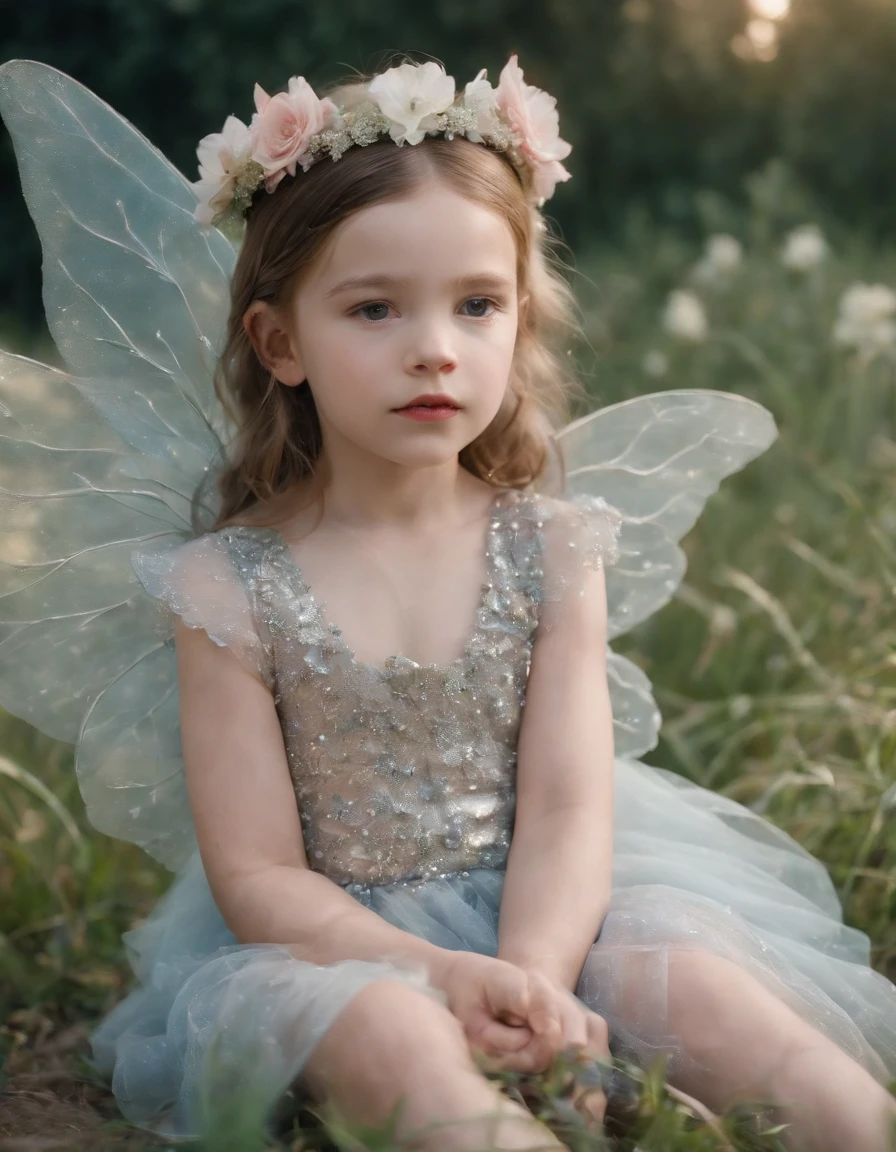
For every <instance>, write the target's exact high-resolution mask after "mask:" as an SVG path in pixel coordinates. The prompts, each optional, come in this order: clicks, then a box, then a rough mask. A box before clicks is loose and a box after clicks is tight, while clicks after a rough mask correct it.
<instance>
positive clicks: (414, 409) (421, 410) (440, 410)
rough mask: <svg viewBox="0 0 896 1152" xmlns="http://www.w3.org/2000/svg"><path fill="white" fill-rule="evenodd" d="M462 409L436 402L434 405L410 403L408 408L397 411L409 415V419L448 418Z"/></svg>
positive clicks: (397, 409)
mask: <svg viewBox="0 0 896 1152" xmlns="http://www.w3.org/2000/svg"><path fill="white" fill-rule="evenodd" d="M459 411H460V409H459V408H455V407H453V406H452V405H449V404H434V405H428V404H427V405H423V404H418V405H416V406H415V405H412V404H411V405H408V407H407V408H396V413H397V414H398V415H399V416H407V417H408V419H409V420H447V419H448V418H449V417H451V416H456V415H457V413H458V412H459Z"/></svg>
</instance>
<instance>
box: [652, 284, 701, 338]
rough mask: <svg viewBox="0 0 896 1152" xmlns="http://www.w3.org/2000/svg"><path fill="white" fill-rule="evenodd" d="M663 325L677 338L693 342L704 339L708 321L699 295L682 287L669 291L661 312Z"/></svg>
mask: <svg viewBox="0 0 896 1152" xmlns="http://www.w3.org/2000/svg"><path fill="white" fill-rule="evenodd" d="M663 326H664V327H665V329H666V331H667V332H669V333H670V334H671V335H672V336H676V337H678V339H679V340H690V341H693V342H694V343H700V342H701V341H702V340H705V339H706V337H707V335H708V333H709V321H708V320H707V318H706V312H705V311H704V309H703V305H702V304H701V302H700V299H699V297H697V296H695V295H694V293H693V292H687V291H686V290H684V289H682V288H676V289H675V291H673V292H670V293H669V299H668V300H667V301H666V308H665V311H664V313H663Z"/></svg>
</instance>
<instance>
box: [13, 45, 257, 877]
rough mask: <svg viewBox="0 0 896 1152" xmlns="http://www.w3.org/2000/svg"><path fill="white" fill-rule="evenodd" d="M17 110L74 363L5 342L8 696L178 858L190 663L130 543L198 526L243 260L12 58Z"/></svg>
mask: <svg viewBox="0 0 896 1152" xmlns="http://www.w3.org/2000/svg"><path fill="white" fill-rule="evenodd" d="M0 115H2V117H3V120H4V122H5V124H6V127H7V129H8V130H9V132H10V134H11V136H12V139H13V144H14V147H15V151H16V157H17V160H18V164H19V170H20V175H21V180H22V189H23V192H24V195H25V199H26V202H27V204H28V208H29V211H30V213H31V216H32V218H33V220H34V222H35V225H36V227H37V230H38V234H39V236H40V241H41V245H42V249H43V277H44V281H43V298H44V306H45V310H46V315H47V321H48V324H49V327H50V331H51V333H52V335H53V338H54V340H55V342H56V345H57V347H58V348H59V351H60V353H61V354H62V356H63V358H64V360H65V364H66V367H67V369H68V371H60V370H57V369H55V368H51V367H48V366H47V365H44V364H40V363H38V362H36V361H34V360H31V359H28V358H27V357H22V356H15V355H12V354H10V353H0V416H2V422H0V518H2V523H3V525H4V532H3V535H2V539H0V704H2V705H3V706H4V707H5V708H7V709H8V710H9V711H10V712H12V713H13V714H15V715H18V716H22V717H24V718H25V719H27V720H28V721H29V722H30V723H32V724H34V725H35V726H36V727H38V728H40V729H42V730H43V731H46V732H48V733H49V734H50V735H52V736H54V737H57V738H59V739H63V740H67V741H71V742H73V743H75V744H76V745H77V753H76V765H77V771H78V776H79V782H80V786H81V791H82V793H83V795H84V798H85V801H86V804H87V810H88V814H89V816H90V818H91V820H92V822H93V823H94V824H95V825H96V827H98V828H99V829H100V830H101V831H104V832H107V833H109V834H110V835H113V836H118V837H121V838H123V839H127V840H131V841H133V842H134V843H137V844H140V845H141V846H142V847H144V848H145V849H146V850H147V851H148V852H150V853H151V854H152V855H153V856H155V857H156V858H157V859H159V860H160V861H162V862H163V863H165V864H167V865H169V866H170V867H177V866H179V864H180V863H181V862H182V861H183V860H184V859H185V857H186V856H187V855H188V853H189V851H190V850H191V848H192V845H193V830H192V823H191V820H190V816H189V809H188V807H187V804H186V796H185V786H184V779H183V772H182V765H181V762H180V747H179V727H178V716H177V690H176V684H177V681H176V665H175V658H174V652H173V648H172V645H171V643H170V637H169V636H166V635H165V634H164V633H163V632H160V630H159V615H158V606H157V604H156V602H155V601H154V600H153V599H152V598H151V597H150V596H149V595H148V594H147V593H146V592H145V591H144V589H143V588H142V586H141V585H140V583H139V582H138V580H137V578H136V576H135V574H134V570H133V568H132V566H131V555H132V553H133V552H134V551H135V550H136V549H139V548H141V547H152V548H153V549H160V550H163V551H164V550H165V549H166V548H168V547H172V548H173V547H175V546H177V545H179V544H181V543H183V542H184V541H185V540H187V539H189V538H190V537H191V536H192V535H193V530H192V527H191V511H190V510H191V500H192V498H193V496H194V493H195V491H196V489H197V486H198V485H199V483H200V481H201V480H202V479H203V476H204V475H205V474H206V473H207V472H208V470H209V469H210V468H212V467H213V466H214V464H215V463H216V462H217V461H219V460H220V456H221V452H222V447H221V445H222V441H223V440H224V439H226V437H227V435H228V433H229V429H228V427H227V423H226V418H225V416H224V413H223V411H222V409H221V407H220V405H219V404H218V402H217V399H216V397H215V393H214V388H213V371H214V365H215V359H216V350H217V349H218V346H219V343H220V339H221V336H222V334H223V325H224V322H225V320H226V316H227V310H228V293H229V278H230V273H231V271H232V267H233V262H234V255H235V253H234V250H233V248H232V246H231V244H230V243H229V242H228V241H227V240H226V239H225V237H224V236H223V235H221V234H220V233H219V232H218V231H217V230H215V229H211V230H205V229H203V228H201V227H200V226H199V225H198V224H197V222H196V221H195V219H194V217H193V211H194V208H195V205H196V199H195V194H194V193H193V191H192V189H191V187H190V184H189V182H188V181H187V180H186V179H185V178H184V177H183V176H182V175H181V174H180V173H179V172H178V171H177V170H176V169H175V168H174V167H172V165H171V164H170V163H169V162H168V161H167V160H166V159H165V158H164V156H162V154H161V153H160V152H159V151H158V150H157V149H156V148H155V147H153V145H152V144H150V143H149V141H148V140H146V139H145V137H143V136H142V135H141V134H140V133H139V132H138V131H137V130H136V129H135V128H134V127H133V126H132V125H131V124H129V123H128V121H127V120H125V119H124V118H123V117H121V116H120V115H119V114H118V113H117V112H115V111H114V109H112V108H111V107H109V105H107V104H106V103H104V102H103V101H102V100H100V99H99V98H98V97H97V96H95V95H94V94H93V93H91V92H90V91H88V90H87V89H86V88H84V87H83V86H82V85H80V84H78V83H77V82H76V81H75V80H73V79H71V78H70V77H68V76H66V75H64V74H63V73H60V72H58V71H56V70H55V69H53V68H49V67H47V66H46V65H43V64H39V63H35V62H32V61H27V60H13V61H10V62H9V63H7V64H5V65H3V67H2V68H0Z"/></svg>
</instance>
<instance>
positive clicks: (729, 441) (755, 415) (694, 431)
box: [557, 390, 777, 756]
mask: <svg viewBox="0 0 896 1152" xmlns="http://www.w3.org/2000/svg"><path fill="white" fill-rule="evenodd" d="M776 435H777V432H776V428H775V422H774V420H773V419H772V416H771V414H770V413H769V412H768V411H767V410H766V409H765V408H763V407H762V406H761V405H759V404H756V403H755V402H754V401H752V400H747V399H746V398H744V397H742V396H737V395H734V394H731V393H726V392H713V391H709V390H680V391H669V392H659V393H655V394H652V395H649V396H639V397H637V398H636V399H633V400H627V401H625V402H623V403H621V404H614V405H611V406H610V407H608V408H602V409H600V410H599V411H597V412H593V413H591V414H590V415H588V416H585V417H583V418H582V419H580V420H576V421H574V422H573V423H571V424H569V425H567V426H566V428H564V429H562V430H561V431H560V432H559V433H558V435H557V440H558V443H559V445H560V448H561V451H562V455H563V460H564V465H565V470H566V481H565V489H564V492H563V496H564V497H565V498H567V499H570V500H572V501H574V502H577V503H578V502H584V503H587V502H588V501H589V500H590V499H592V498H594V497H601V498H603V499H604V500H606V501H607V503H609V504H611V505H612V506H613V507H614V508H616V509H617V511H618V512H619V513H620V514H621V524H620V529H619V539H618V547H619V559H618V562H617V563H616V564H614V565H612V566H611V567H608V568H607V572H606V581H607V607H608V617H609V620H608V622H609V632H608V635H609V638H610V639H612V638H613V637H614V636H619V635H621V634H622V633H624V632H627V631H628V630H629V629H631V628H633V627H634V626H635V625H636V624H639V623H641V621H643V620H646V619H647V617H648V616H651V615H653V613H654V612H656V611H657V609H659V608H660V607H662V605H664V604H665V603H666V602H667V601H668V600H669V599H671V597H672V595H673V593H674V592H675V589H676V588H677V587H678V585H679V584H680V583H681V579H682V577H683V576H684V572H685V568H686V561H685V556H684V553H683V552H682V550H681V548H680V547H679V545H678V541H679V540H680V539H681V538H682V537H683V536H684V535H685V533H687V532H688V531H689V530H690V529H691V528H692V527H693V526H694V524H695V522H696V520H697V518H698V517H699V515H700V513H701V511H702V510H703V507H704V505H705V503H706V501H707V499H708V497H709V496H711V495H712V493H713V492H715V491H716V490H717V488H718V487H719V484H720V483H721V481H722V480H723V479H724V478H725V477H726V476H730V475H731V474H732V473H734V472H737V471H739V470H740V469H741V468H743V467H744V466H745V465H746V464H747V463H749V461H750V460H752V459H754V458H755V457H756V456H759V455H761V454H762V453H763V452H764V451H766V449H767V448H768V447H769V446H770V445H771V444H772V443H773V441H774V439H775V437H776ZM608 673H609V680H610V694H611V698H612V703H613V717H614V731H615V738H616V750H617V753H619V754H622V755H627V756H639V755H641V754H643V753H644V752H646V751H648V750H649V749H650V748H652V747H653V746H654V745H655V744H656V740H657V735H658V733H659V727H660V714H659V711H658V709H657V707H656V704H655V702H654V699H653V695H652V693H651V689H650V681H649V679H648V678H647V676H646V675H645V674H644V672H643V671H642V670H641V669H640V668H638V667H637V665H635V664H633V663H632V661H630V660H628V659H626V658H625V657H624V656H619V655H617V654H616V653H613V652H610V653H609V656H608Z"/></svg>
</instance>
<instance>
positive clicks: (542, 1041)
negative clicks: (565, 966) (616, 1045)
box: [481, 969, 610, 1123]
mask: <svg viewBox="0 0 896 1152" xmlns="http://www.w3.org/2000/svg"><path fill="white" fill-rule="evenodd" d="M520 971H523V972H524V973H525V975H526V977H527V978H528V985H529V995H528V1000H529V1009H528V1014H527V1024H528V1026H527V1027H522V1028H519V1029H518V1032H519V1033H520V1036H518V1037H515V1038H514V1041H513V1043H512V1044H510V1045H508V1046H507V1047H505V1048H504V1050H503V1051H501V1050H500V1049H501V1044H502V1041H503V1038H504V1035H505V1033H504V1032H503V1031H502V1032H499V1031H498V1030H497V1029H495V1030H492V1028H490V1027H488V1026H486V1028H485V1029H484V1030H483V1032H482V1036H481V1039H482V1042H483V1051H484V1052H485V1055H486V1057H487V1059H486V1064H485V1067H486V1070H487V1071H488V1070H494V1071H504V1072H522V1073H529V1074H533V1073H540V1072H545V1071H546V1070H547V1069H548V1068H549V1067H550V1065H551V1064H552V1063H553V1061H554V1059H555V1057H556V1056H558V1055H559V1054H560V1053H561V1052H568V1051H569V1050H573V1051H574V1052H575V1053H576V1054H577V1055H578V1056H579V1058H580V1059H582V1060H586V1061H587V1060H597V1061H599V1062H601V1063H606V1064H608V1063H609V1062H610V1046H609V1029H608V1028H607V1022H606V1021H605V1020H604V1018H603V1017H602V1016H599V1015H598V1014H597V1013H596V1012H592V1011H591V1010H590V1009H589V1008H588V1007H586V1005H584V1004H583V1003H582V1001H581V1000H579V999H578V997H576V996H574V995H573V993H572V992H570V991H569V990H568V989H567V988H565V987H563V986H562V985H561V984H559V983H557V982H556V981H554V980H552V979H551V978H550V977H548V976H545V975H544V973H542V972H540V971H538V970H536V969H520ZM524 1033H525V1034H527V1036H528V1039H527V1040H526V1042H525V1043H522V1044H520V1043H519V1042H518V1041H519V1039H520V1038H521V1036H522V1035H523V1034H524ZM572 1103H573V1104H574V1105H575V1107H576V1108H578V1109H579V1111H580V1112H582V1113H583V1114H585V1115H586V1116H588V1117H590V1118H592V1119H594V1120H596V1121H597V1122H598V1123H602V1122H603V1117H604V1113H605V1111H606V1107H607V1099H606V1096H605V1094H604V1092H603V1090H602V1089H601V1088H600V1087H582V1088H579V1089H578V1090H577V1092H576V1093H575V1095H574V1096H573V1098H572Z"/></svg>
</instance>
